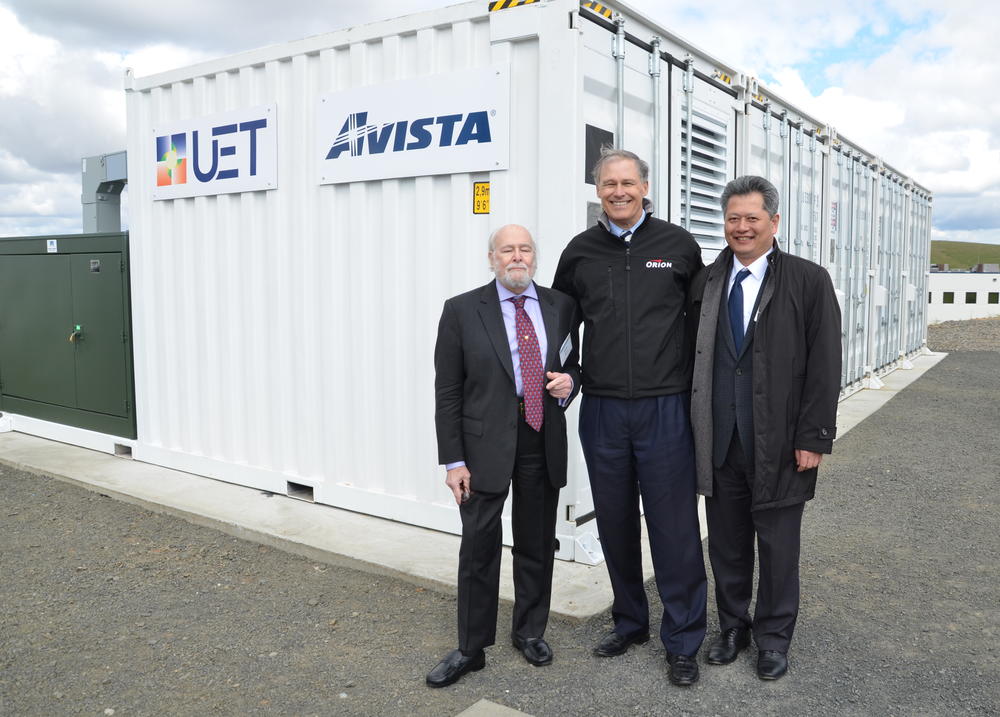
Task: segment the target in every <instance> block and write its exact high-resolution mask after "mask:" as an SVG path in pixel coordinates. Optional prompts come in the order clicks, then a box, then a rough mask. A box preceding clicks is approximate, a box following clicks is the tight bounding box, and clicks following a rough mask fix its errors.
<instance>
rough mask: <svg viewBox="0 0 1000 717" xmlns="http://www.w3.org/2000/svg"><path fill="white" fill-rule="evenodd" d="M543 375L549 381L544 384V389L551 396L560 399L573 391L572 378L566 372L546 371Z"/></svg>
mask: <svg viewBox="0 0 1000 717" xmlns="http://www.w3.org/2000/svg"><path fill="white" fill-rule="evenodd" d="M545 377H546V378H547V379H549V382H548V383H547V384H545V389H546V390H547V391H548V392H549V395H550V396H552V398H558V399H560V400H562V399H564V398H569V395H570V394H571V393H572V392H573V379H572V378H570V375H569V374H568V373H556V372H555V371H547V372H546V373H545Z"/></svg>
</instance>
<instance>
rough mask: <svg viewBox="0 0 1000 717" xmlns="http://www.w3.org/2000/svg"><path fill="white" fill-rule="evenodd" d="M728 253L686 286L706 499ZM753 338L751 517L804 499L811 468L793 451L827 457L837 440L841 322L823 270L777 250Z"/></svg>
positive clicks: (810, 486)
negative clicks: (804, 466)
mask: <svg viewBox="0 0 1000 717" xmlns="http://www.w3.org/2000/svg"><path fill="white" fill-rule="evenodd" d="M732 262H733V254H732V252H731V251H730V250H729V249H728V248H726V249H725V250H723V251H722V253H721V254H719V256H718V258H717V259H716V260H715V262H714V263H713V264H711V265H710V266H708V267H706V268H705V270H704V271H702V272H701V273H700V274H699V275H698V276H697V277H696V278H695V279H694V281H693V282H692V288H691V307H690V311H689V316H690V317H692V319H693V322H694V324H693V327H692V330H693V331H694V332H696V336H697V338H696V342H695V368H694V377H693V381H692V387H691V392H692V393H691V423H692V429H693V432H694V439H695V459H696V465H697V470H698V492H699V493H701V494H702V495H706V496H711V495H712V438H713V436H712V369H713V361H714V360H715V341H716V324H717V322H718V319H719V308H720V304H721V301H722V294H723V292H725V291H726V287H727V283H728V278H729V274H730V269H731V268H732ZM762 292H763V293H762V294H761V297H760V304H759V308H758V312H757V316H756V325H755V327H754V333H753V344H752V346H751V347H750V350H752V351H753V357H752V362H753V424H754V436H753V442H754V446H753V447H754V485H753V498H752V504H751V509H752V510H763V509H767V508H780V507H783V506H786V505H793V504H795V503H801V502H804V501H807V500H809V499H811V498H812V497H813V495H814V494H815V491H816V474H817V470H816V469H812V470H808V471H803V472H802V473H799V472H798V471H797V470H796V463H795V450H796V449H804V450H808V451H814V452H817V453H830V452H831V450H832V449H833V439H834V438H835V437H836V433H837V428H836V424H837V402H838V399H839V396H840V382H841V335H842V327H841V316H840V304H839V303H838V301H837V295H836V293H835V291H834V288H833V281H832V280H831V279H830V274H829V272H827V270H826V269H824V268H823V267H821V266H819V265H818V264H815V263H813V262H811V261H808V260H806V259H803V258H801V257H798V256H795V255H792V254H786V253H784V252H782V251H781V250H780V249H779V248H778V245H777V242H775V244H774V251H773V252H772V253H771V254H770V255H769V256H768V277H767V280H766V281H765V283H764V286H763V288H762Z"/></svg>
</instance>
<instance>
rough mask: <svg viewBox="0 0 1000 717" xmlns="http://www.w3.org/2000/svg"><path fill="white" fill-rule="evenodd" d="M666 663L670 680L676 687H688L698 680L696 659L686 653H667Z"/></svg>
mask: <svg viewBox="0 0 1000 717" xmlns="http://www.w3.org/2000/svg"><path fill="white" fill-rule="evenodd" d="M667 664H669V665H670V671H669V673H668V675H669V677H670V682H672V683H673V684H675V685H677V686H678V687H690V686H691V685H693V684H694V683H695V682H697V681H698V661H697V660H695V659H694V658H693V657H688V656H687V655H671V654H670V653H669V652H668V653H667Z"/></svg>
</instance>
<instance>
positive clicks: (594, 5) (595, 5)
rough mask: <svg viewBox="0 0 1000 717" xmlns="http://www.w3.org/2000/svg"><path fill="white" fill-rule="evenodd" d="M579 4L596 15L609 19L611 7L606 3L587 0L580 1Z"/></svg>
mask: <svg viewBox="0 0 1000 717" xmlns="http://www.w3.org/2000/svg"><path fill="white" fill-rule="evenodd" d="M580 5H581V7H585V8H587V9H588V10H592V11H593V12H596V13H597V14H598V15H602V16H604V17H606V18H608V19H609V20H610V19H611V8H609V7H608V6H607V5H602V4H601V3H599V2H588V1H587V0H584V2H581V3H580Z"/></svg>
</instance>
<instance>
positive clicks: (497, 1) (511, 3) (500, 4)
mask: <svg viewBox="0 0 1000 717" xmlns="http://www.w3.org/2000/svg"><path fill="white" fill-rule="evenodd" d="M536 2H538V0H491V1H490V3H489V5H488V6H487V7H489V9H490V12H495V11H496V10H506V9H507V8H509V7H517V6H518V5H533V4H534V3H536Z"/></svg>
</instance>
